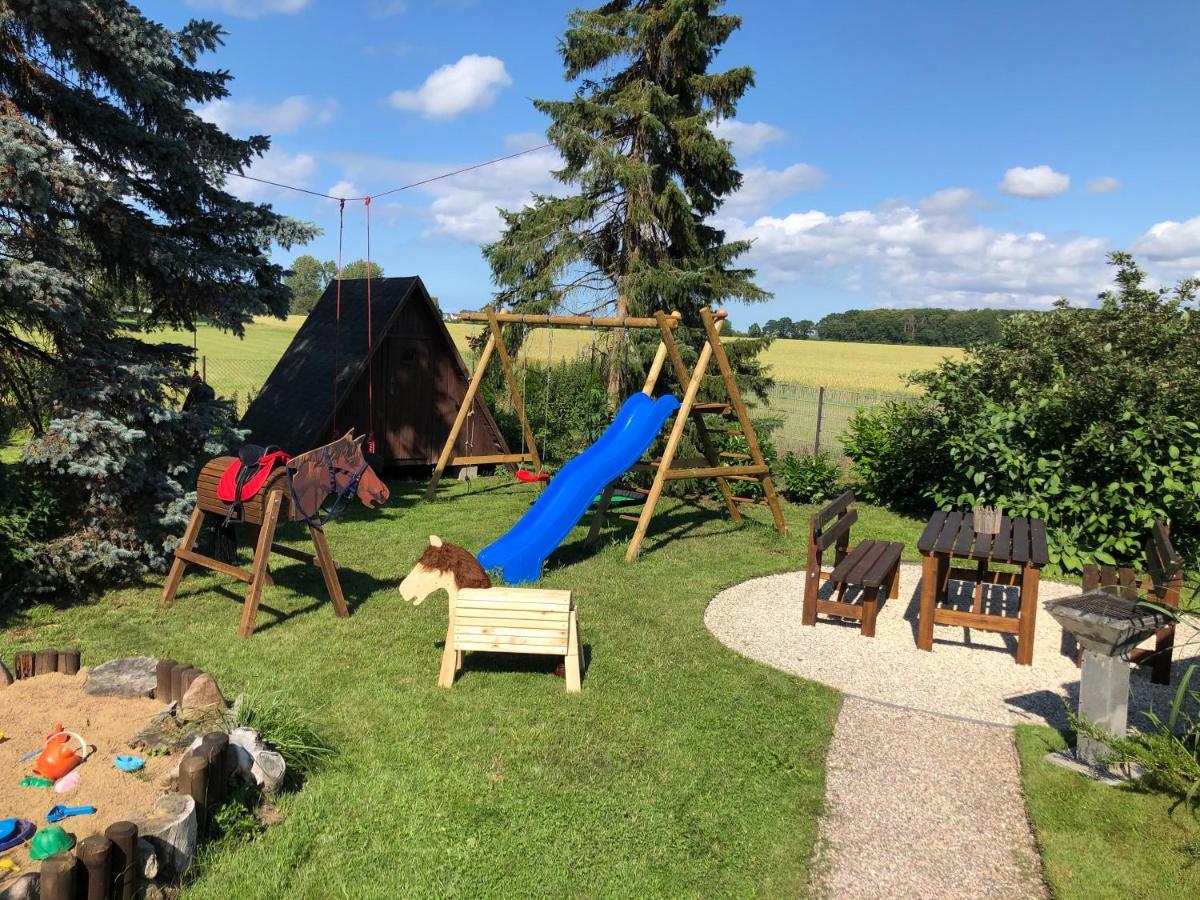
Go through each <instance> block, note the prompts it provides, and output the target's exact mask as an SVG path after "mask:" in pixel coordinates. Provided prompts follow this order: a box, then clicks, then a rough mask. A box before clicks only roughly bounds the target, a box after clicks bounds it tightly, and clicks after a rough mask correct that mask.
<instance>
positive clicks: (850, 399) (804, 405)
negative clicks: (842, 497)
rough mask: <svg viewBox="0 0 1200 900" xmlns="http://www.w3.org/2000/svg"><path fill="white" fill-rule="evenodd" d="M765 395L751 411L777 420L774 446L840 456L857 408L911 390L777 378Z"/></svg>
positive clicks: (896, 397) (872, 405)
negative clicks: (849, 388) (856, 387)
mask: <svg viewBox="0 0 1200 900" xmlns="http://www.w3.org/2000/svg"><path fill="white" fill-rule="evenodd" d="M769 398H770V402H769V403H768V404H766V405H760V406H759V407H758V409H757V410H755V415H756V416H760V417H765V418H771V419H775V420H776V421H777V423H778V424H777V425H776V427H775V430H774V431H773V432H772V433H771V440H772V442H773V443H774V444H775V449H776V450H778V451H779V452H780V453H783V452H786V451H789V450H790V451H792V452H793V453H806V454H807V453H816V452H817V451H819V450H826V451H828V452H829V454H830V455H831V456H833V457H834V458H835V459H841V458H842V457H843V456H844V455H845V454H844V452H843V450H842V436H843V435H844V434H845V433H846V428H847V426H848V425H849V424H850V420H851V419H852V418H854V414H855V413H856V412H857V411H858V410H860V409H874V408H876V407H879V406H883V405H884V404H885V403H888V402H889V401H892V400H905V399H911V398H912V394H903V393H899V392H897V393H886V392H877V391H847V390H842V389H839V388H827V387H813V386H812V385H807V384H790V383H782V382H781V383H778V384H776V385H775V387H773V388H772V389H771V391H770V394H769Z"/></svg>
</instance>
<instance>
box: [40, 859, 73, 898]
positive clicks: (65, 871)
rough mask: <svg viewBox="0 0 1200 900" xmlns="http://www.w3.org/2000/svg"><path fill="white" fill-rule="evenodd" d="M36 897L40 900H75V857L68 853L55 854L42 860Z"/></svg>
mask: <svg viewBox="0 0 1200 900" xmlns="http://www.w3.org/2000/svg"><path fill="white" fill-rule="evenodd" d="M41 875H42V877H41V880H40V881H39V883H38V896H39V897H40V898H41V900H75V897H76V893H75V885H76V878H75V857H74V855H73V854H71V853H69V852H63V853H55V854H54V855H53V856H48V857H46V858H45V859H44V860H42V871H41Z"/></svg>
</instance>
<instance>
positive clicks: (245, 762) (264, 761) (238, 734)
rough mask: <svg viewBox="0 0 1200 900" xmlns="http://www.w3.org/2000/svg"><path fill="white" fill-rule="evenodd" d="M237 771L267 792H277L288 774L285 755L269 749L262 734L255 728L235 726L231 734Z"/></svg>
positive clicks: (243, 777)
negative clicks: (284, 759)
mask: <svg viewBox="0 0 1200 900" xmlns="http://www.w3.org/2000/svg"><path fill="white" fill-rule="evenodd" d="M229 746H230V748H231V749H232V750H233V752H232V753H231V754H230V756H232V757H233V759H234V765H235V768H236V771H237V773H238V774H239V775H240V776H241V777H242V780H243V781H245V782H246V783H247V784H253V785H255V786H256V787H257V788H258V789H259V790H261V791H262V792H263V793H265V794H274V793H276V792H277V791H278V790H279V788H280V786H282V784H283V779H284V776H285V775H286V774H287V765H286V764H285V763H284V761H283V757H282V756H280V755H279V754H278V753H276V752H275V751H274V750H268V749H267V745H266V742H265V741H263V739H262V735H261V734H259V733H258V732H257V731H255V730H254V729H253V728H235V729H234V730H233V731H232V732H230V734H229Z"/></svg>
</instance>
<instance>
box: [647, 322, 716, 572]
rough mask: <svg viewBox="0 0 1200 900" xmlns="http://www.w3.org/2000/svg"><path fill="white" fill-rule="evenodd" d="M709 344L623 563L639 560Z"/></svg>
mask: <svg viewBox="0 0 1200 900" xmlns="http://www.w3.org/2000/svg"><path fill="white" fill-rule="evenodd" d="M712 352H713V348H712V342H711V341H710V342H708V343H706V344H705V345H704V346H703V347H702V348H701V350H700V358H699V359H697V360H696V368H695V369H693V370H692V377H691V380H690V381H688V383H687V390H686V391H685V392H684V394H683V405H682V406H680V408H679V412H677V413H676V414H675V424H674V425H672V426H671V434H670V436H669V437H668V438H667V446H666V449H665V450H664V451H663V455H662V460H661V461H660V462H659V465H658V471H657V472H655V473H654V481H653V483H652V484H651V485H650V493H649V494H648V495H647V497H646V503H645V505H644V506H643V507H642V513H641V515H640V516H638V523H637V528H635V529H634V532H633V539H632V540H631V541H630V542H629V549H628V550H626V551H625V561H626V562H633V561H634V560H635V559H637V557H638V553H639V552H640V551H641V549H642V541H644V540H645V539H646V531H647V529H648V528H649V527H650V520H651V519H652V518H654V507H655V506H656V505H657V504H658V500H659V498H660V497H661V496H662V491H663V485H664V484H666V480H667V472H668V470H670V468H671V463H672V462H673V461H674V460H675V454H676V453H678V452H679V443H680V441H682V440H683V430H684V428H685V427H686V426H687V420H688V416H689V415H690V414H691V409H692V404H694V403H695V402H696V395H697V394H698V393H699V392H700V383H701V381H702V380H703V379H704V370H705V369H707V368H708V363H709V360H711V359H712Z"/></svg>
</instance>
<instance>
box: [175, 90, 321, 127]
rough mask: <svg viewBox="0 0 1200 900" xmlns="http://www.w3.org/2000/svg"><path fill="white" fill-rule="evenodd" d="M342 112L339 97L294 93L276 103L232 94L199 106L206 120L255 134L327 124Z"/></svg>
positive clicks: (201, 115)
mask: <svg viewBox="0 0 1200 900" xmlns="http://www.w3.org/2000/svg"><path fill="white" fill-rule="evenodd" d="M337 112H338V103H337V101H336V100H313V99H312V98H310V97H304V96H299V95H297V96H294V97H288V98H286V99H284V100H281V101H279V102H278V103H276V104H275V105H273V106H261V105H259V104H258V103H255V102H253V101H237V100H230V99H228V98H222V99H220V100H211V101H209V102H208V103H205V104H204V105H203V106H200V107H198V108H197V109H196V114H197V115H198V116H200V118H202V119H203V120H204V121H206V122H212V123H213V124H214V125H216V126H217V127H218V128H220V129H222V130H223V131H228V132H233V133H237V132H242V133H250V132H253V133H255V134H288V133H289V132H293V131H297V130H299V129H300V128H301V127H303V126H304V125H307V124H309V123H313V124H316V125H327V124H328V123H329V122H331V121H333V119H334V117H335V116H336V115H337Z"/></svg>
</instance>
